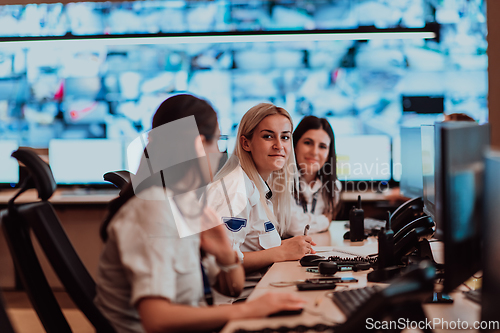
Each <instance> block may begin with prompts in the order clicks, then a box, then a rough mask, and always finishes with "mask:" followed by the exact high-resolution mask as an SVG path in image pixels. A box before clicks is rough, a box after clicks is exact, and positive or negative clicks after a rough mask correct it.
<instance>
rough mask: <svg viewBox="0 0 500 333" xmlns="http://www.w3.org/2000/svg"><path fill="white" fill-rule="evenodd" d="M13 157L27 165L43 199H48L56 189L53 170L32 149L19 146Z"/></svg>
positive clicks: (39, 195)
mask: <svg viewBox="0 0 500 333" xmlns="http://www.w3.org/2000/svg"><path fill="white" fill-rule="evenodd" d="M12 157H14V158H15V159H16V160H18V161H19V162H21V163H22V164H24V165H25V166H26V168H27V169H28V172H29V174H30V176H31V178H32V180H33V182H34V184H35V188H36V189H37V191H38V197H39V198H40V199H41V200H44V201H45V200H48V199H49V198H50V197H51V196H52V194H53V193H54V191H55V190H56V187H57V185H56V181H55V180H54V175H52V170H50V167H49V165H48V164H47V163H45V162H44V161H43V160H42V159H41V158H40V157H39V156H38V155H37V154H36V153H35V152H34V151H33V150H32V149H30V148H19V149H18V150H16V151H15V152H13V153H12Z"/></svg>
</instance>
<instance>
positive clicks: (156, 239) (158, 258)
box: [95, 187, 219, 333]
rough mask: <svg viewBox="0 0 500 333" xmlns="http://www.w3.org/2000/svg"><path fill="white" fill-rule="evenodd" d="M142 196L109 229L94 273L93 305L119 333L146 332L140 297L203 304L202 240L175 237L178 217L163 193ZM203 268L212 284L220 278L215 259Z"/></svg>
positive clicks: (125, 207)
mask: <svg viewBox="0 0 500 333" xmlns="http://www.w3.org/2000/svg"><path fill="white" fill-rule="evenodd" d="M141 194H142V198H139V197H137V196H135V197H133V198H131V199H130V200H129V201H127V203H126V204H125V205H123V206H122V207H121V208H120V209H119V210H118V212H117V213H116V215H115V216H114V217H113V219H112V221H111V223H110V224H109V226H108V228H107V231H108V235H109V238H108V240H107V242H106V243H105V245H104V249H103V252H102V254H101V258H100V261H99V267H98V272H97V279H96V291H97V295H96V299H95V303H96V305H97V307H98V308H99V309H100V310H101V311H102V313H103V314H104V316H105V317H106V318H107V319H108V320H109V321H110V322H111V323H112V324H113V326H114V328H115V330H116V331H117V332H120V333H121V332H133V333H142V332H144V329H143V327H142V324H141V321H140V318H139V314H138V312H137V309H136V305H137V302H138V301H139V300H140V299H142V298H144V297H149V296H154V297H162V298H165V299H168V300H169V301H170V302H172V303H174V304H183V305H188V306H201V305H204V304H205V302H204V299H203V296H204V290H203V279H202V272H201V266H200V235H199V234H193V235H191V236H188V237H182V238H181V237H179V232H178V230H177V224H178V223H177V222H176V221H175V217H174V216H175V215H176V214H177V215H178V216H181V217H182V214H181V213H180V212H179V209H178V207H177V206H176V205H172V204H171V202H169V201H167V200H166V199H165V192H164V191H163V189H162V188H160V187H151V188H149V189H147V190H144V191H143V192H141ZM196 202H197V201H196ZM203 264H204V266H205V270H206V271H207V273H208V275H209V278H210V280H211V282H212V284H213V283H214V282H215V277H216V275H217V274H218V273H219V271H218V269H217V267H214V266H215V259H214V258H213V256H207V258H205V260H203ZM207 266H208V267H207Z"/></svg>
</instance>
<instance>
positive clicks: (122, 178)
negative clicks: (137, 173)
mask: <svg viewBox="0 0 500 333" xmlns="http://www.w3.org/2000/svg"><path fill="white" fill-rule="evenodd" d="M131 174H132V173H131V172H129V171H127V170H120V171H110V172H106V173H105V174H104V176H103V178H104V180H105V181H107V182H110V183H112V184H113V185H115V186H116V187H118V188H119V189H121V190H122V189H123V188H125V186H126V185H127V184H128V183H130V177H131Z"/></svg>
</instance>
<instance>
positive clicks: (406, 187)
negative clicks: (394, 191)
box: [399, 127, 423, 198]
mask: <svg viewBox="0 0 500 333" xmlns="http://www.w3.org/2000/svg"><path fill="white" fill-rule="evenodd" d="M400 133H401V170H402V172H401V179H400V183H399V187H400V190H401V194H402V195H404V196H405V197H408V198H415V197H421V196H422V192H423V184H422V156H421V153H420V152H421V150H422V148H421V143H420V128H419V127H415V128H408V127H401V132H400Z"/></svg>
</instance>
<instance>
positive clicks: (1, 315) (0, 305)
mask: <svg viewBox="0 0 500 333" xmlns="http://www.w3.org/2000/svg"><path fill="white" fill-rule="evenodd" d="M0 332H2V333H15V331H14V327H12V324H11V323H10V320H9V316H8V315H7V311H6V310H5V305H4V302H3V300H2V296H0Z"/></svg>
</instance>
